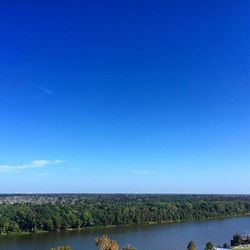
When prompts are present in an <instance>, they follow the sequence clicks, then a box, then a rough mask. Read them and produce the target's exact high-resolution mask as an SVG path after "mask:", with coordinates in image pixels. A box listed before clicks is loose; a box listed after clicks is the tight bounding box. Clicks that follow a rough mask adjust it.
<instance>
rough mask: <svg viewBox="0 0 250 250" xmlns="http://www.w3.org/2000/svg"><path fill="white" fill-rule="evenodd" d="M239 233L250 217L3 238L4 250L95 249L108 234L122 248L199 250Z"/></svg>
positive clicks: (247, 229) (249, 229)
mask: <svg viewBox="0 0 250 250" xmlns="http://www.w3.org/2000/svg"><path fill="white" fill-rule="evenodd" d="M236 232H240V233H243V234H246V233H249V232H250V217H238V218H231V219H221V220H210V221H202V222H187V223H178V224H171V225H148V226H134V227H121V228H113V229H105V230H104V229H103V230H89V231H78V232H76V231H71V232H60V233H46V234H33V235H19V236H2V237H0V249H1V250H48V249H49V248H51V247H55V246H59V245H70V246H72V248H73V250H96V246H95V242H94V240H95V238H96V237H97V236H100V235H102V234H108V235H110V237H111V238H112V239H115V240H117V241H118V242H119V244H120V246H125V245H127V244H129V243H130V244H132V245H134V246H135V247H136V248H137V249H138V250H174V249H176V250H185V249H186V247H187V244H188V242H189V241H190V240H193V241H195V242H196V244H197V246H198V249H204V245H205V243H206V242H207V241H209V240H211V241H213V242H214V243H216V244H223V243H224V242H227V243H229V242H230V239H231V237H232V235H233V234H234V233H236Z"/></svg>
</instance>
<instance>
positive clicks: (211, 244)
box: [205, 241, 214, 250]
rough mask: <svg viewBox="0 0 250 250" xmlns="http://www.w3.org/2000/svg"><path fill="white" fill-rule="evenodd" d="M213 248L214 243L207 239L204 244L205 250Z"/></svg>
mask: <svg viewBox="0 0 250 250" xmlns="http://www.w3.org/2000/svg"><path fill="white" fill-rule="evenodd" d="M213 248H214V244H213V243H212V242H211V241H209V242H208V243H207V244H206V246H205V250H212V249H213Z"/></svg>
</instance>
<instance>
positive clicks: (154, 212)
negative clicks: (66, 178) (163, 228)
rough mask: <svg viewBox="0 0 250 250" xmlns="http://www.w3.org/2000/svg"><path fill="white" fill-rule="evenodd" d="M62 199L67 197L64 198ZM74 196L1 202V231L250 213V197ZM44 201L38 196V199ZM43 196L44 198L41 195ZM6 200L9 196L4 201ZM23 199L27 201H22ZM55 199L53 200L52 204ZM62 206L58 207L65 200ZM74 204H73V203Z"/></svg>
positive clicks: (185, 219) (71, 227) (65, 228)
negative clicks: (40, 201) (47, 199)
mask: <svg viewBox="0 0 250 250" xmlns="http://www.w3.org/2000/svg"><path fill="white" fill-rule="evenodd" d="M60 196H63V195H60ZM75 196H76V197H77V198H74V199H73V201H74V202H72V197H71V198H69V197H70V195H65V197H66V198H65V197H64V198H60V197H59V195H57V196H56V195H55V197H54V198H55V199H56V202H54V201H53V202H51V203H49V202H43V203H41V204H37V202H31V201H29V202H21V201H20V200H19V201H18V199H17V200H16V196H15V202H14V204H12V203H13V202H12V203H11V204H9V203H10V201H11V199H10V200H8V203H6V204H5V203H4V202H2V204H1V205H0V232H1V233H2V234H4V233H10V232H19V231H27V232H35V231H40V230H45V231H56V230H67V229H79V228H84V227H95V226H107V225H127V224H143V223H152V222H156V223H157V222H177V221H187V220H202V219H208V218H217V217H223V216H235V215H244V214H248V213H250V196H234V195H233V196H230V195H146V194H145V195H132V194H131V195H129V194H124V195H122V194H114V195H100V194H93V195H90V194H89V195H75ZM39 197H40V196H39V195H38V196H37V197H36V200H39V199H40V198H41V197H40V198H39ZM43 197H44V196H43ZM5 199H6V197H5ZM22 200H23V198H22ZM52 200H53V199H52ZM62 200H63V202H60V201H62ZM69 200H70V202H69ZM50 201H51V200H50Z"/></svg>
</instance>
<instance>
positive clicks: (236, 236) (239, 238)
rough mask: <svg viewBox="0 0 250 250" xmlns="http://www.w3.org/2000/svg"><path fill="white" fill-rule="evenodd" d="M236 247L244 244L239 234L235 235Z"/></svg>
mask: <svg viewBox="0 0 250 250" xmlns="http://www.w3.org/2000/svg"><path fill="white" fill-rule="evenodd" d="M233 242H234V245H236V246H237V245H240V244H241V243H242V236H241V235H240V234H239V233H236V234H234V235H233Z"/></svg>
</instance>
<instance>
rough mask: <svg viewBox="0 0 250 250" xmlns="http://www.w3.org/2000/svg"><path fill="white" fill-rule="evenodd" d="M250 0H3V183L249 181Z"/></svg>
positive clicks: (109, 185)
mask: <svg viewBox="0 0 250 250" xmlns="http://www.w3.org/2000/svg"><path fill="white" fill-rule="evenodd" d="M249 11H250V4H249V1H248V0H246V1H244V0H242V1H241V0H239V1H230V0H227V1H218V0H217V1H210V0H209V1H158V0H157V1H134V0H133V1H130V0H128V1H116V0H114V1H74V0H73V1H25V0H24V1H1V3H0V30H1V39H0V190H1V192H150V193H156V192H158V193H249V192H250V181H249V171H250V75H249V72H250V71H249V69H250V33H249V28H250V18H249Z"/></svg>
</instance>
